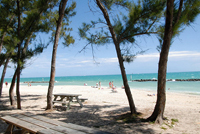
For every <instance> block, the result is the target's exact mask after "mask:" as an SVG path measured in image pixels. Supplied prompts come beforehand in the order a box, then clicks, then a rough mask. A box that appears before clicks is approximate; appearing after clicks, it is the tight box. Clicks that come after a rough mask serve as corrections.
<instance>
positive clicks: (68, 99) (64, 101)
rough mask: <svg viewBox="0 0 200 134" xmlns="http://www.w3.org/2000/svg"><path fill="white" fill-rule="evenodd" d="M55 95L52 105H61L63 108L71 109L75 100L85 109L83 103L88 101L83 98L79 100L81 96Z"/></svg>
mask: <svg viewBox="0 0 200 134" xmlns="http://www.w3.org/2000/svg"><path fill="white" fill-rule="evenodd" d="M53 95H54V100H53V102H52V103H53V104H54V103H61V104H62V106H65V107H67V109H70V103H71V102H74V100H75V101H76V102H78V103H79V104H80V107H83V104H82V102H83V101H85V100H87V99H86V98H82V99H81V98H79V96H81V94H66V93H57V94H53ZM59 98H60V99H59ZM67 102H68V104H67Z"/></svg>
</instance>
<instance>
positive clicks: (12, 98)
mask: <svg viewBox="0 0 200 134" xmlns="http://www.w3.org/2000/svg"><path fill="white" fill-rule="evenodd" d="M16 78H17V69H16V70H15V73H14V75H13V78H12V82H11V85H10V89H9V98H10V105H14V102H15V98H14V87H15V80H16Z"/></svg>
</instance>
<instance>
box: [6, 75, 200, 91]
mask: <svg viewBox="0 0 200 134" xmlns="http://www.w3.org/2000/svg"><path fill="white" fill-rule="evenodd" d="M127 78H128V80H129V86H130V87H131V88H134V89H141V90H153V91H156V90H157V82H131V79H132V80H136V79H157V73H148V74H127ZM167 79H200V72H176V73H167ZM55 80H56V83H55V86H56V85H84V83H87V85H88V86H95V85H96V83H98V82H99V81H101V85H102V87H108V84H109V82H110V81H113V83H114V86H117V87H121V86H122V85H123V82H122V77H121V75H91V76H65V77H56V78H55ZM5 81H7V82H8V83H10V82H11V78H5ZM25 81H49V77H35V78H21V81H20V82H21V85H27V84H26V83H24V82H25ZM31 85H32V86H38V85H41V86H47V85H48V83H32V84H31ZM168 88H170V90H169V91H170V92H185V93H195V94H200V82H198V81H197V82H191V81H190V82H183V81H182V82H180V81H179V82H178V81H170V82H167V85H166V89H168Z"/></svg>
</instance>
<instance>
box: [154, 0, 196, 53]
mask: <svg viewBox="0 0 200 134" xmlns="http://www.w3.org/2000/svg"><path fill="white" fill-rule="evenodd" d="M179 5H180V1H175V3H174V11H173V13H174V14H173V36H172V42H173V38H175V37H176V36H178V35H180V33H181V32H182V31H183V30H184V29H185V28H186V26H190V25H191V24H192V23H193V22H194V21H195V19H196V17H197V16H198V14H199V13H200V1H199V0H183V6H182V8H181V11H180V10H179ZM179 12H181V14H180V16H179V14H178V13H179ZM159 29H160V32H159V34H158V40H159V42H160V45H159V46H158V47H157V50H158V51H160V50H161V48H162V44H163V38H164V24H163V26H161V27H160V28H159ZM172 42H171V44H172Z"/></svg>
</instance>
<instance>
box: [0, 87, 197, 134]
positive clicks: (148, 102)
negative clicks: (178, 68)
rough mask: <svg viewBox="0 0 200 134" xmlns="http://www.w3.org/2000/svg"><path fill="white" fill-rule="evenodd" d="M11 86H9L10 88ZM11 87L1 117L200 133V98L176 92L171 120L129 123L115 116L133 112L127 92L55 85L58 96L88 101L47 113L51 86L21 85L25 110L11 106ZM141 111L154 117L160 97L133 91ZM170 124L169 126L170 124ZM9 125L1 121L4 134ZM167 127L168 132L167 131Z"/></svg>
mask: <svg viewBox="0 0 200 134" xmlns="http://www.w3.org/2000/svg"><path fill="white" fill-rule="evenodd" d="M8 87H9V86H8ZM8 87H5V85H4V88H3V94H2V98H1V101H0V103H1V104H0V116H3V115H6V114H12V113H21V112H31V113H34V114H42V115H45V116H47V117H49V118H52V119H55V120H60V121H63V122H70V123H74V124H79V125H83V126H88V127H98V129H100V130H105V131H108V132H113V133H118V134H133V133H177V134H179V133H190V134H199V133H200V96H198V95H189V94H180V93H172V92H169V91H167V102H166V107H165V114H164V116H165V117H166V118H167V119H168V121H165V122H164V124H163V125H157V124H153V123H147V122H138V123H125V122H123V121H122V120H116V119H115V117H117V116H119V115H120V114H124V113H126V112H129V105H128V100H127V97H126V95H125V92H124V89H119V88H118V89H117V91H118V92H117V93H112V92H111V89H109V88H104V89H101V90H99V89H97V88H91V87H89V86H55V87H54V93H73V94H82V96H81V97H82V98H88V100H87V101H86V102H84V103H83V104H84V107H83V108H80V107H79V104H72V107H71V109H70V110H67V111H65V108H63V107H61V104H56V107H55V108H54V109H55V110H53V111H51V112H50V111H45V107H46V94H47V89H48V87H47V86H31V87H28V86H21V87H20V92H21V100H22V101H21V105H22V110H17V109H16V106H14V107H11V106H9V105H10V103H9V97H8ZM131 91H132V95H133V99H134V103H135V105H136V107H137V111H138V112H141V113H142V115H141V117H143V118H147V117H148V116H150V115H151V113H152V111H153V109H154V106H155V102H156V96H148V95H147V94H156V93H155V92H150V91H140V90H135V89H131ZM171 119H178V122H175V125H173V126H172V125H171V122H172V121H171ZM166 124H167V125H166ZM6 126H7V125H6V124H5V123H4V122H3V121H1V120H0V133H3V132H4V131H5V129H6ZM164 128H166V130H164Z"/></svg>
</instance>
